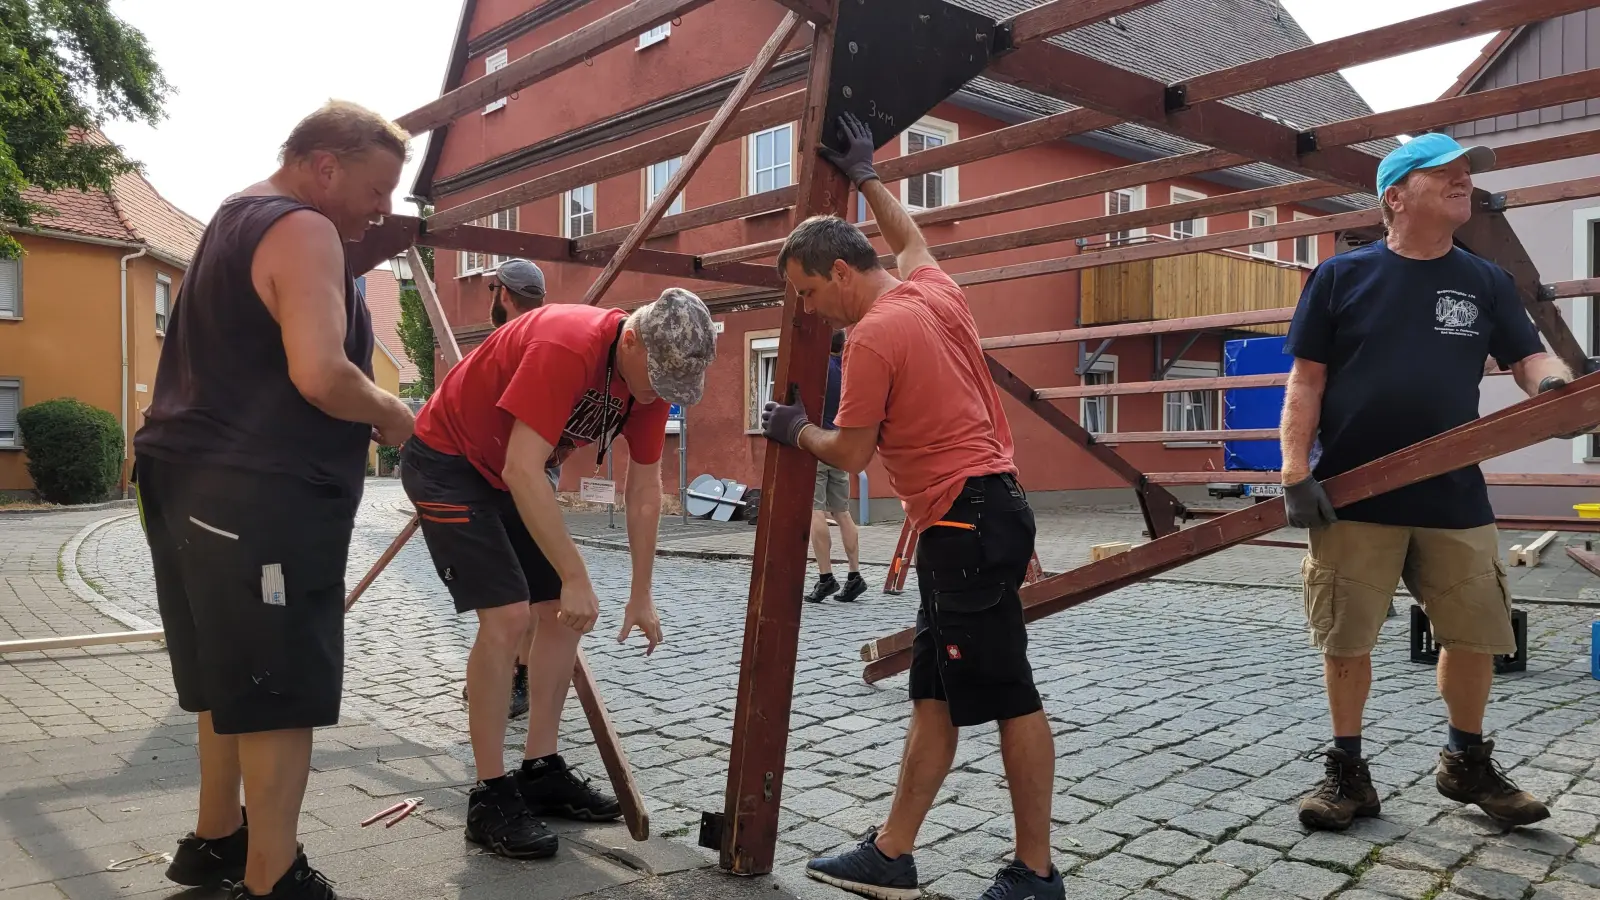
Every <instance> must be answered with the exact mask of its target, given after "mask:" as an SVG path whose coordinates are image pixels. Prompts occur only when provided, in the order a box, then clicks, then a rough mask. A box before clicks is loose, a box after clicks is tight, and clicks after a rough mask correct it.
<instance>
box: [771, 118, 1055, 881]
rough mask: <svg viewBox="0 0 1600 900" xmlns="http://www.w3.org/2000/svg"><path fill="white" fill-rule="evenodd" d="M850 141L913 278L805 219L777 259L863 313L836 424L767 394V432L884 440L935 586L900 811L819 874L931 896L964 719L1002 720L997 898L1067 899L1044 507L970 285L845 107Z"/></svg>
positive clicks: (873, 444)
mask: <svg viewBox="0 0 1600 900" xmlns="http://www.w3.org/2000/svg"><path fill="white" fill-rule="evenodd" d="M841 126H842V131H843V136H844V139H845V144H846V145H847V149H846V150H845V152H843V153H838V152H835V151H833V150H831V149H829V148H826V147H824V148H822V149H821V152H822V154H823V155H824V156H825V157H827V158H828V159H829V160H830V161H832V162H833V163H834V164H835V165H837V166H838V167H839V168H841V169H842V170H844V172H845V174H846V175H847V176H849V178H850V180H851V182H852V183H854V184H855V186H856V189H857V190H859V191H861V193H862V195H864V196H865V197H866V199H867V203H868V204H870V205H871V207H872V212H873V215H874V217H875V218H876V219H877V222H878V227H879V229H880V231H881V232H882V234H883V237H884V239H885V240H886V241H887V242H888V244H889V249H890V251H891V252H893V253H894V254H895V262H896V266H897V268H898V269H899V271H900V273H901V274H902V275H903V276H905V280H904V281H901V280H900V279H898V278H896V277H895V276H893V275H891V274H889V273H888V272H887V271H886V270H885V269H884V268H883V267H882V266H880V265H879V263H878V252H877V250H875V249H874V248H873V246H872V242H871V241H869V240H867V238H866V236H865V235H864V234H862V232H861V230H860V229H858V228H856V227H855V226H854V225H851V224H849V223H847V222H845V221H843V220H842V219H839V218H838V217H836V216H816V217H813V218H810V219H807V220H806V221H804V222H802V223H800V225H799V227H797V228H795V230H794V232H793V233H792V234H790V235H789V238H788V240H787V241H786V242H785V243H784V246H783V250H782V251H781V252H780V253H779V254H778V270H779V271H780V272H783V273H784V275H785V277H787V278H788V280H789V283H790V284H791V285H793V286H794V288H795V290H796V291H797V292H798V293H799V296H800V299H801V302H802V303H803V304H804V305H805V308H806V311H807V312H811V313H815V314H817V315H819V316H821V317H822V318H823V319H824V320H825V321H826V322H827V323H828V325H829V326H831V327H835V328H838V327H844V326H851V329H850V338H849V341H848V343H846V344H845V352H844V380H843V387H842V389H841V391H840V397H839V411H838V413H836V414H835V415H834V418H833V424H834V428H833V429H832V430H828V429H824V428H820V427H817V426H815V425H813V424H812V423H810V422H808V421H807V420H806V413H805V409H804V407H802V406H801V405H800V404H798V403H795V404H790V405H779V404H776V403H771V402H769V403H768V404H767V407H766V411H765V412H764V414H763V416H762V428H763V431H764V433H765V434H766V436H767V437H769V438H771V439H773V440H776V441H780V442H782V443H785V444H789V445H790V446H795V447H799V448H800V449H802V450H805V451H807V452H809V453H811V454H812V455H814V456H816V457H817V458H818V459H820V460H822V461H823V462H825V463H828V464H829V465H833V466H837V467H839V468H841V469H844V470H845V471H847V472H859V471H861V470H863V469H865V468H866V467H867V463H868V462H870V461H871V459H872V457H873V454H874V453H876V454H877V455H878V456H879V457H880V458H881V459H882V460H883V466H884V468H885V469H886V470H887V471H888V474H889V483H890V485H891V486H892V487H893V488H894V491H895V493H896V494H897V495H898V496H899V497H900V498H901V500H902V501H903V502H904V504H905V508H906V515H907V516H908V517H909V519H910V521H911V524H912V527H914V528H915V529H916V530H917V532H918V540H917V559H916V571H917V585H918V589H919V591H920V593H921V595H922V603H921V608H920V610H919V611H918V613H917V636H916V642H915V644H914V645H913V647H912V651H911V652H912V656H911V691H910V693H911V700H912V716H911V728H910V734H909V736H908V738H907V741H906V748H905V755H904V756H903V757H902V758H901V761H900V767H901V773H900V782H899V788H898V790H896V792H895V797H894V803H893V805H892V806H891V808H890V810H889V818H888V821H887V822H885V823H884V825H883V827H882V828H881V829H873V832H872V833H871V834H869V835H868V836H867V838H866V839H865V840H863V841H862V842H861V844H860V845H859V846H857V847H856V848H854V849H852V850H850V851H848V852H845V853H843V854H840V855H838V856H832V857H824V858H820V859H815V860H812V861H811V862H810V863H809V864H808V865H807V866H806V871H807V874H809V875H811V876H812V877H814V878H817V879H818V880H821V881H824V882H827V883H829V884H833V885H835V886H838V887H842V888H844V889H846V890H850V891H854V892H856V893H859V894H863V895H865V896H869V897H876V898H880V900H891V898H896V897H901V896H905V897H914V896H916V894H917V874H916V863H915V862H914V861H913V859H912V855H911V851H912V849H913V847H914V846H915V844H916V839H917V832H918V831H919V830H920V828H921V826H922V821H923V818H924V817H925V816H926V815H927V813H928V810H929V808H930V807H931V806H932V804H933V799H934V796H935V795H936V794H937V793H938V792H939V788H940V786H941V785H942V784H943V783H944V779H945V776H946V775H947V774H948V773H949V771H950V765H951V762H952V761H953V759H954V758H955V751H956V741H957V739H958V737H959V734H960V732H959V728H960V727H961V726H964V725H977V724H980V723H984V722H998V723H999V729H1000V748H1001V753H1002V755H1003V756H1004V757H1005V764H1006V782H1007V784H1008V785H1009V786H1010V790H1011V805H1012V811H1013V816H1014V817H1015V820H1016V833H1017V847H1016V856H1015V858H1014V859H1013V860H1012V862H1011V864H1010V865H1007V866H1006V867H1005V868H1003V869H1001V870H1000V872H999V873H998V874H997V875H996V877H995V881H994V884H993V885H992V886H991V887H990V888H989V890H988V891H987V892H986V893H985V894H984V897H985V898H987V900H1022V898H1025V897H1030V896H1031V897H1036V898H1038V900H1054V898H1060V897H1062V896H1063V893H1064V890H1065V887H1064V885H1063V883H1062V880H1061V875H1060V873H1058V872H1057V871H1056V868H1055V866H1054V865H1053V864H1052V863H1051V860H1050V801H1051V798H1052V796H1053V792H1054V789H1055V748H1054V745H1053V741H1052V739H1051V734H1050V725H1049V722H1048V721H1046V719H1045V715H1044V712H1043V709H1042V706H1041V703H1040V699H1039V692H1038V690H1037V689H1036V688H1035V687H1034V684H1033V672H1032V669H1031V668H1030V666H1029V665H1028V658H1027V648H1028V633H1027V629H1026V627H1025V625H1024V622H1023V616H1022V599H1021V596H1020V594H1019V593H1018V592H1019V591H1020V589H1021V587H1022V581H1023V578H1024V576H1025V575H1026V574H1027V569H1028V563H1029V562H1030V561H1031V560H1032V558H1033V541H1034V521H1033V512H1032V510H1031V509H1030V508H1029V506H1028V501H1027V498H1026V495H1025V494H1024V492H1023V490H1022V487H1021V485H1019V484H1018V483H1017V478H1016V476H1017V467H1016V464H1015V463H1014V462H1013V461H1012V452H1013V451H1012V440H1011V429H1010V426H1009V425H1007V423H1006V417H1005V413H1004V411H1003V410H1002V409H1001V408H1000V397H999V394H998V392H996V390H995V386H994V379H993V378H992V377H991V376H990V374H989V368H988V366H987V365H986V364H985V362H984V357H983V350H982V349H981V347H980V345H979V343H978V329H977V325H976V324H975V323H974V322H973V319H972V312H971V310H970V309H968V307H967V300H966V296H965V295H964V294H963V293H962V291H961V288H959V287H957V286H956V284H955V282H954V281H952V280H951V279H950V276H948V275H946V274H945V273H944V272H943V271H941V270H940V269H939V266H938V264H937V263H935V262H934V259H933V254H932V253H930V252H929V250H928V244H927V242H926V241H925V240H924V239H923V237H922V233H921V232H920V231H919V230H918V229H917V226H916V223H914V222H913V221H912V220H911V217H910V215H908V214H907V213H906V211H905V209H904V208H903V207H902V206H901V205H900V204H899V202H898V201H896V200H895V199H894V196H893V195H892V194H890V193H889V191H888V189H887V188H885V187H884V186H883V182H882V181H879V180H878V176H877V173H876V172H874V171H873V169H872V152H873V139H872V133H871V132H870V131H869V130H868V129H867V127H866V126H865V125H863V124H862V123H861V122H859V121H857V120H856V119H855V118H854V117H853V116H850V115H848V114H846V115H845V116H844V117H843V120H842V121H841Z"/></svg>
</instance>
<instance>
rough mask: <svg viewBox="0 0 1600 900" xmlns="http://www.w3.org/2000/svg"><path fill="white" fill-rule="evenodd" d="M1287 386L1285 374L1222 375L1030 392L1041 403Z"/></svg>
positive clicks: (1287, 377) (1286, 374) (1077, 386)
mask: <svg viewBox="0 0 1600 900" xmlns="http://www.w3.org/2000/svg"><path fill="white" fill-rule="evenodd" d="M1288 382H1289V373H1287V372H1283V373H1274V374H1268V375H1223V376H1219V377H1217V378H1177V379H1168V380H1165V381H1119V382H1117V383H1116V384H1083V385H1076V386H1074V387H1053V388H1039V389H1038V390H1036V391H1034V396H1036V397H1038V398H1039V399H1041V400H1074V399H1077V398H1079V397H1127V396H1131V395H1136V394H1173V393H1178V392H1180V391H1228V390H1238V389H1240V388H1258V387H1277V386H1279V385H1283V384H1288Z"/></svg>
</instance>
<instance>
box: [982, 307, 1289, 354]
mask: <svg viewBox="0 0 1600 900" xmlns="http://www.w3.org/2000/svg"><path fill="white" fill-rule="evenodd" d="M1293 317H1294V309H1293V308H1292V307H1285V308H1283V309H1255V310H1250V311H1248V312H1236V313H1218V314H1217V315H1214V316H1190V317H1186V318H1180V319H1156V320H1154V321H1149V322H1126V323H1123V324H1120V325H1091V326H1089V327H1087V328H1071V329H1067V330H1065V331H1036V332H1033V333H1031V334H1009V335H1004V336H1002V337H991V338H984V339H983V342H982V343H983V349H985V350H1006V349H1009V348H1012V347H1038V346H1041V345H1044V344H1066V343H1072V342H1074V341H1103V340H1106V339H1107V338H1119V337H1138V336H1142V335H1150V334H1172V333H1174V332H1181V331H1221V330H1224V329H1229V328H1248V327H1250V326H1252V325H1275V324H1278V323H1281V322H1287V321H1289V320H1290V319H1291V318H1293Z"/></svg>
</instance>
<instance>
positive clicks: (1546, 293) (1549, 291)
mask: <svg viewBox="0 0 1600 900" xmlns="http://www.w3.org/2000/svg"><path fill="white" fill-rule="evenodd" d="M1534 296H1535V297H1536V298H1537V299H1538V300H1539V302H1541V303H1549V302H1550V301H1552V300H1554V299H1556V286H1555V285H1553V284H1541V285H1539V289H1538V290H1537V291H1536V292H1534Z"/></svg>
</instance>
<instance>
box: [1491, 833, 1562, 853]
mask: <svg viewBox="0 0 1600 900" xmlns="http://www.w3.org/2000/svg"><path fill="white" fill-rule="evenodd" d="M1500 841H1501V842H1502V843H1504V844H1506V845H1507V846H1510V847H1516V848H1517V849H1518V850H1532V851H1534V852H1536V853H1543V854H1545V855H1546V856H1566V855H1567V854H1568V853H1571V852H1572V851H1573V850H1575V849H1577V847H1578V842H1577V841H1575V840H1573V839H1572V838H1569V837H1567V836H1566V835H1562V834H1556V833H1555V832H1554V831H1546V830H1544V829H1543V828H1518V829H1515V830H1514V831H1512V832H1511V833H1510V834H1507V835H1504V836H1503V837H1501V838H1500Z"/></svg>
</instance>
